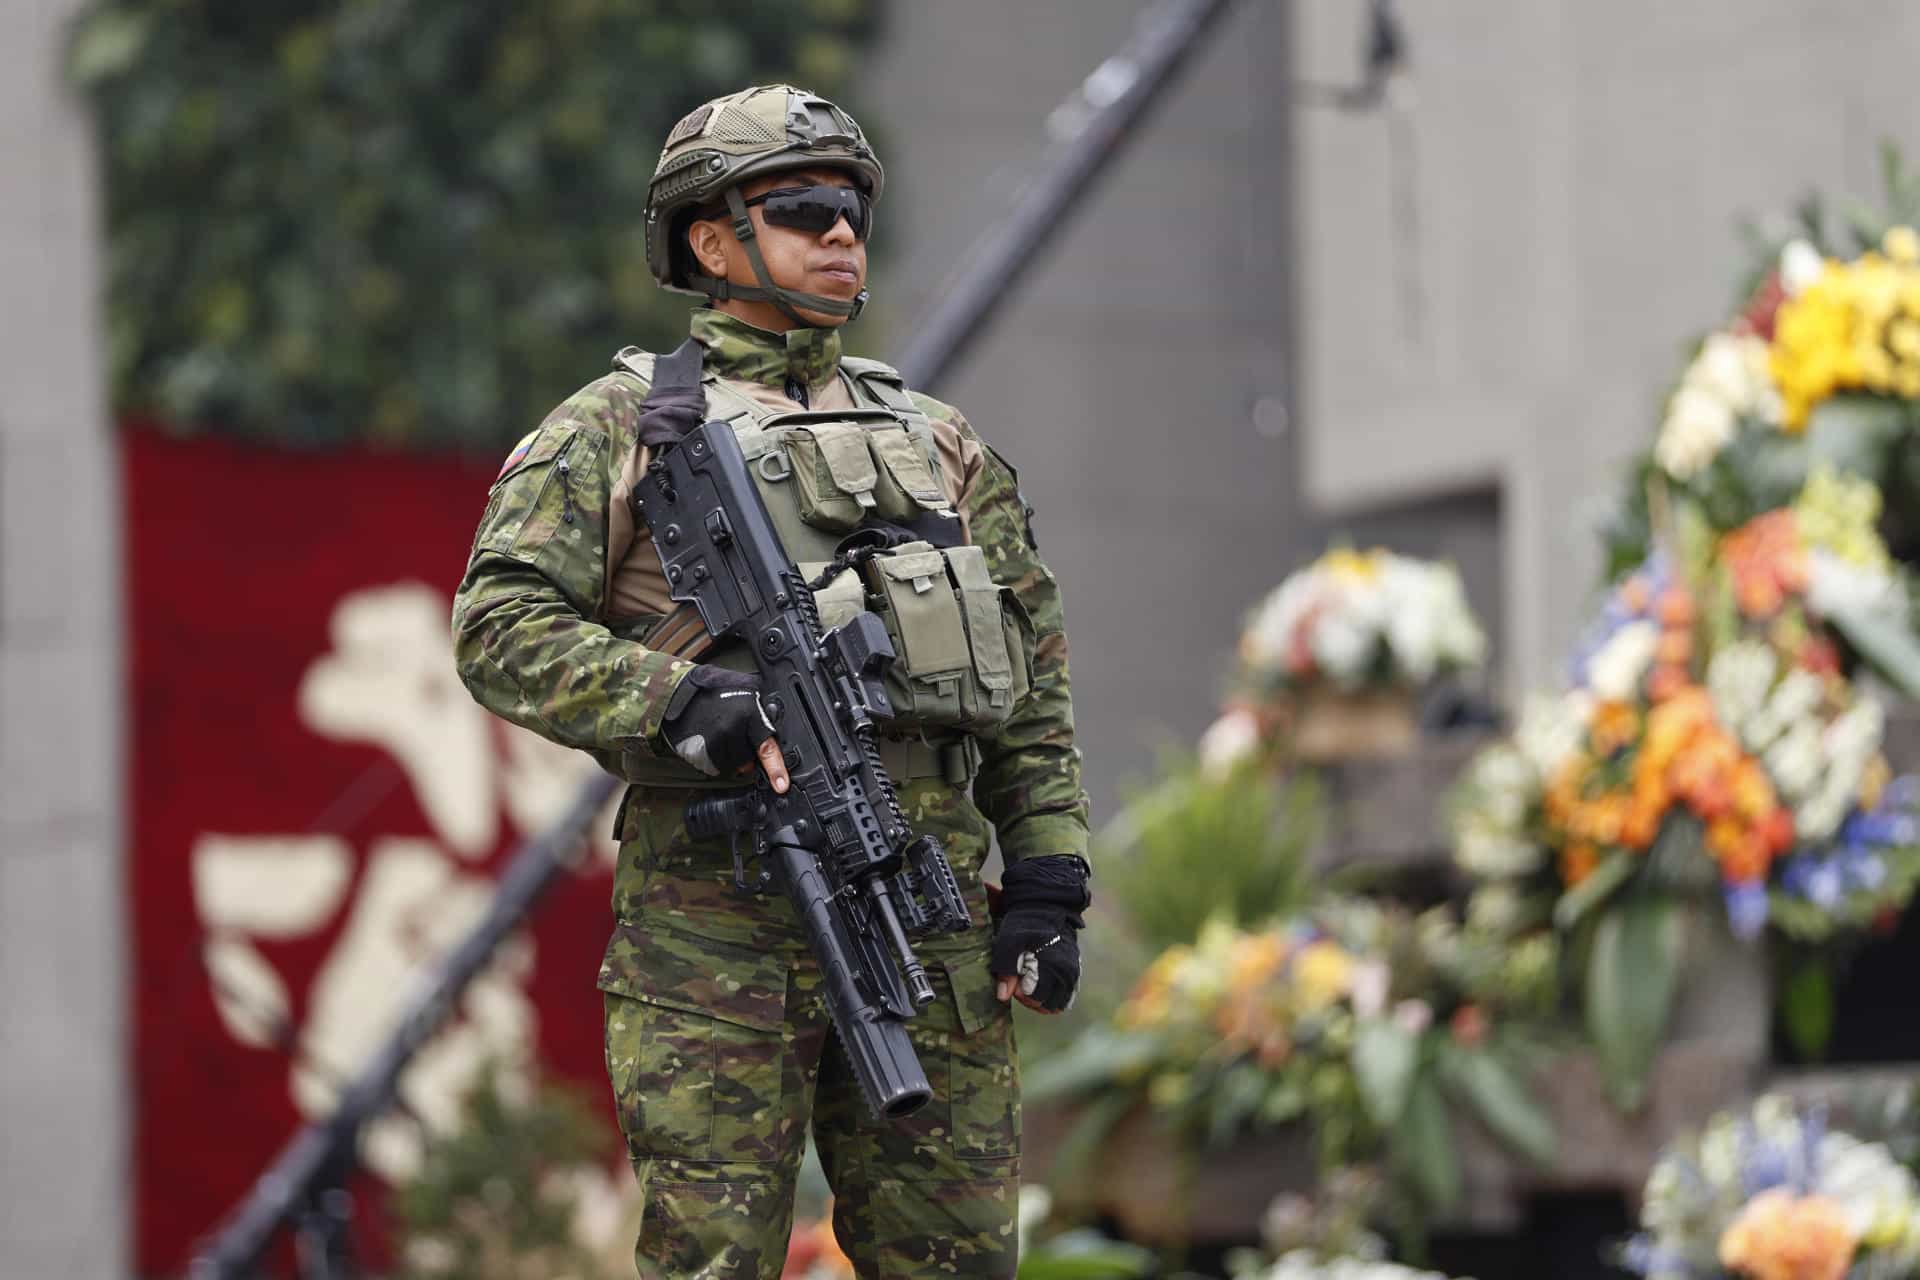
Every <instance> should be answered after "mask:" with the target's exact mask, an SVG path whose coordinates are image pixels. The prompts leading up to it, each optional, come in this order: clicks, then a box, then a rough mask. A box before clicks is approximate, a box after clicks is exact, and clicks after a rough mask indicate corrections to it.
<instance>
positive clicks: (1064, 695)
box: [915, 396, 1087, 862]
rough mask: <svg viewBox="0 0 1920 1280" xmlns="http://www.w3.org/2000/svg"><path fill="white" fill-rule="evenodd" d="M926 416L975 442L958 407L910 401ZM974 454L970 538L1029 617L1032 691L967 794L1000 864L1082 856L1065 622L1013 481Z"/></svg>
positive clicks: (994, 738) (986, 752)
mask: <svg viewBox="0 0 1920 1280" xmlns="http://www.w3.org/2000/svg"><path fill="white" fill-rule="evenodd" d="M915 399H916V400H917V401H918V402H919V403H920V405H921V408H922V409H923V410H924V411H925V412H926V413H927V414H928V415H929V416H930V417H939V418H943V419H945V420H946V421H948V422H951V423H953V425H954V426H955V427H957V428H958V429H959V431H960V432H961V434H962V435H964V436H966V437H968V438H971V439H973V440H976V441H980V438H979V436H978V435H977V434H976V433H975V432H974V430H973V428H972V427H971V426H969V425H968V424H967V422H966V420H965V419H964V418H962V417H961V416H960V414H959V413H958V411H956V410H954V409H952V408H950V407H949V406H947V405H944V404H941V403H940V402H939V401H937V400H931V399H928V398H926V397H921V396H916V397H915ZM980 444H981V446H982V450H983V456H982V458H981V460H980V465H979V468H978V469H977V470H976V471H974V473H973V474H972V475H971V476H970V477H969V478H968V481H967V484H966V487H965V490H964V492H963V494H962V505H963V506H964V507H965V509H966V515H967V522H968V529H969V533H970V536H971V539H972V541H973V542H974V543H975V544H976V545H978V546H979V547H980V548H981V550H983V551H984V552H986V556H987V565H988V568H989V569H991V570H992V572H993V577H994V581H996V582H1001V583H1004V584H1006V585H1007V586H1009V587H1011V588H1013V592H1014V595H1015V596H1016V597H1018V598H1019V601H1020V603H1021V604H1022V605H1023V606H1025V608H1026V611H1027V616H1028V617H1029V618H1031V619H1032V620H1033V630H1034V640H1035V644H1034V652H1033V688H1032V691H1031V692H1030V693H1028V695H1027V697H1026V699H1025V700H1024V701H1022V702H1021V703H1020V705H1019V706H1018V707H1017V708H1015V709H1014V713H1013V715H1012V716H1011V717H1010V718H1009V719H1008V720H1007V721H1006V723H1005V724H1003V725H1001V726H1000V728H999V729H998V730H997V731H995V732H994V733H993V734H991V735H990V736H982V737H981V738H980V739H979V742H980V749H981V764H980V773H979V775H978V776H977V777H976V778H975V779H974V783H973V798H974V802H975V803H976V804H978V805H979V806H980V811H981V812H982V813H984V814H986V816H987V818H988V820H990V821H991V822H992V823H993V827H994V831H995V833H996V834H997V835H998V836H999V840H1000V850H1001V853H1002V854H1003V855H1004V856H1005V858H1006V859H1007V861H1008V862H1017V861H1019V860H1020V859H1021V858H1025V857H1036V856H1040V855H1043V854H1049V853H1077V854H1080V855H1082V856H1085V854H1086V852H1087V795H1086V792H1085V791H1083V790H1082V789H1081V785H1080V750H1079V748H1078V747H1077V746H1076V745H1075V744H1074V736H1073V695H1072V692H1071V690H1070V688H1069V686H1068V680H1067V630H1066V626H1067V624H1066V617H1065V615H1064V613H1063V612H1062V610H1061V605H1060V584H1059V583H1058V582H1057V581H1056V580H1055V579H1054V576H1053V574H1052V573H1051V572H1049V571H1048V569H1047V566H1046V565H1045V564H1043V563H1041V560H1040V555H1039V551H1038V549H1037V548H1036V547H1035V545H1034V542H1033V537H1032V533H1031V530H1030V528H1029V525H1028V514H1029V511H1028V507H1027V505H1026V501H1025V499H1024V498H1023V497H1022V496H1021V494H1020V489H1019V483H1018V478H1017V476H1016V475H1015V474H1014V471H1013V469H1012V468H1011V467H1009V466H1008V465H1007V464H1006V462H1005V461H1004V460H1003V459H1002V458H1001V457H1000V456H999V455H998V454H996V453H994V452H993V450H992V449H991V448H990V447H988V446H987V445H986V442H985V441H980Z"/></svg>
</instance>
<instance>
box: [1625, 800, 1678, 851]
mask: <svg viewBox="0 0 1920 1280" xmlns="http://www.w3.org/2000/svg"><path fill="white" fill-rule="evenodd" d="M1666 814H1667V806H1666V799H1665V797H1664V796H1663V797H1661V801H1660V803H1659V804H1647V803H1644V802H1643V801H1642V800H1641V798H1640V797H1639V796H1638V795H1636V796H1635V797H1634V802H1633V808H1632V809H1630V810H1628V812H1627V820H1626V821H1625V822H1623V823H1621V824H1620V842H1621V843H1622V844H1624V845H1626V846H1627V847H1628V848H1629V849H1640V850H1645V849H1647V848H1648V847H1650V846H1651V845H1652V844H1653V841H1654V837H1656V836H1658V835H1659V834H1660V820H1661V819H1662V818H1664V817H1666Z"/></svg>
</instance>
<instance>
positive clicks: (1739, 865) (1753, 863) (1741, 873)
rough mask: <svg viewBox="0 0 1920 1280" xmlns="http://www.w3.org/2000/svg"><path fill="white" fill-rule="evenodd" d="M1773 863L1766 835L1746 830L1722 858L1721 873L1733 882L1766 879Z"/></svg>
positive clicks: (1743, 882)
mask: <svg viewBox="0 0 1920 1280" xmlns="http://www.w3.org/2000/svg"><path fill="white" fill-rule="evenodd" d="M1771 865H1773V851H1772V850H1771V849H1769V848H1768V847H1767V840H1766V837H1765V836H1763V835H1761V834H1760V833H1759V832H1757V831H1745V832H1742V833H1741V835H1740V839H1739V840H1738V841H1736V842H1735V843H1734V846H1733V849H1732V851H1731V852H1730V853H1728V854H1727V855H1726V856H1725V857H1723V858H1721V859H1720V874H1721V875H1722V876H1723V877H1724V878H1725V879H1726V880H1728V881H1729V882H1731V883H1734V884H1746V883H1749V882H1751V881H1755V880H1764V879H1766V878H1767V868H1768V867H1769V866H1771Z"/></svg>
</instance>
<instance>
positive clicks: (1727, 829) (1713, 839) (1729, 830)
mask: <svg viewBox="0 0 1920 1280" xmlns="http://www.w3.org/2000/svg"><path fill="white" fill-rule="evenodd" d="M1745 835H1746V830H1745V828H1743V827H1742V826H1741V825H1740V820H1739V819H1738V818H1732V817H1724V818H1715V819H1714V820H1713V821H1711V822H1709V823H1708V824H1707V852H1708V853H1711V854H1712V855H1713V857H1714V861H1716V862H1720V863H1723V864H1724V863H1725V862H1726V861H1727V859H1729V858H1731V857H1733V856H1734V855H1735V853H1736V852H1737V851H1738V850H1739V848H1740V841H1741V840H1742V839H1743V838H1744V837H1745Z"/></svg>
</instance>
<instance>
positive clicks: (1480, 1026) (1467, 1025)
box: [1448, 1004, 1488, 1049]
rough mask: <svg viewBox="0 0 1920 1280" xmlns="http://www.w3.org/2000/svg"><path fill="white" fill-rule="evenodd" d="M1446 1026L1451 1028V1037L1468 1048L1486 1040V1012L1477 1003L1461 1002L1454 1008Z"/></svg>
mask: <svg viewBox="0 0 1920 1280" xmlns="http://www.w3.org/2000/svg"><path fill="white" fill-rule="evenodd" d="M1448 1026H1449V1027H1451V1028H1452V1030H1453V1038H1454V1039H1455V1040H1456V1041H1458V1042H1459V1043H1460V1044H1463V1045H1465V1046H1466V1047H1467V1048H1469V1049H1474V1048H1478V1047H1479V1046H1480V1045H1482V1044H1484V1043H1485V1042H1486V1039H1487V1027H1488V1023H1487V1013H1486V1010H1484V1009H1482V1008H1481V1007H1480V1006H1479V1005H1477V1004H1463V1005H1461V1006H1460V1007H1459V1008H1458V1009H1455V1010H1454V1011H1453V1018H1452V1020H1451V1021H1450V1022H1449V1023H1448Z"/></svg>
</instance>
